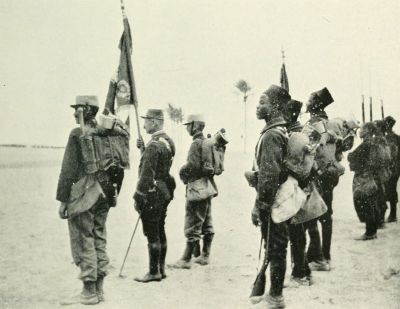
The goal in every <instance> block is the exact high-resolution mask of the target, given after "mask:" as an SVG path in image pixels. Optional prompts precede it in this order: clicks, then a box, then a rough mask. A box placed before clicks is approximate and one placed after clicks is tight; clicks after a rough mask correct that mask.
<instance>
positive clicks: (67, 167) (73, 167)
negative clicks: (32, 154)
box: [56, 128, 83, 202]
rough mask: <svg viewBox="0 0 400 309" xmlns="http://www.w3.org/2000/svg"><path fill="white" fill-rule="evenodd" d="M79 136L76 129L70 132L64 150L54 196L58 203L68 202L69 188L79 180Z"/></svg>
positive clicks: (80, 161) (80, 162)
mask: <svg viewBox="0 0 400 309" xmlns="http://www.w3.org/2000/svg"><path fill="white" fill-rule="evenodd" d="M79 135H80V130H79V129H78V128H77V129H74V130H72V131H71V133H70V135H69V138H68V143H67V147H66V148H65V152H64V158H63V162H62V166H61V172H60V176H59V178H58V185H57V195H56V199H57V200H58V201H60V202H67V201H68V199H69V195H70V193H71V187H72V185H73V184H74V183H75V182H77V181H78V180H79V179H78V178H79V174H80V169H81V168H83V167H82V157H81V148H80V144H79Z"/></svg>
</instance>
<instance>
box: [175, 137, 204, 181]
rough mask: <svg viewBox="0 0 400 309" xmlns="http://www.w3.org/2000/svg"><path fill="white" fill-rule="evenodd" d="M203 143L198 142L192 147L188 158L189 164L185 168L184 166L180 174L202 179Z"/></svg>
mask: <svg viewBox="0 0 400 309" xmlns="http://www.w3.org/2000/svg"><path fill="white" fill-rule="evenodd" d="M200 147H201V142H200V141H199V140H196V141H194V142H193V143H192V145H190V149H189V154H188V158H187V162H186V164H185V165H184V166H182V168H181V170H180V172H179V174H180V175H186V176H187V177H195V176H199V177H201V171H202V166H201V152H200V151H201V150H200Z"/></svg>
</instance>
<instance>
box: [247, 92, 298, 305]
mask: <svg viewBox="0 0 400 309" xmlns="http://www.w3.org/2000/svg"><path fill="white" fill-rule="evenodd" d="M289 100H290V95H289V94H288V92H287V91H286V90H285V89H284V88H282V87H279V86H276V85H272V86H270V87H269V88H268V89H267V90H266V91H265V92H264V93H263V94H262V96H261V97H260V101H259V104H258V106H257V112H256V114H257V118H258V119H260V120H265V122H266V126H265V128H264V129H263V130H262V132H261V136H260V139H259V142H258V144H257V147H256V158H255V165H256V166H255V170H256V177H257V181H256V191H257V198H256V202H255V206H254V208H253V210H252V222H253V224H254V225H256V226H259V225H261V231H262V236H263V239H264V241H265V250H266V255H267V256H268V260H269V263H270V267H271V268H270V281H271V287H270V291H269V294H268V295H267V298H266V301H267V304H268V307H269V308H284V306H285V303H284V299H283V295H282V289H283V282H284V278H285V272H286V248H287V243H288V225H287V222H282V223H279V224H277V223H274V222H273V221H272V219H271V207H272V204H273V203H274V199H275V195H276V192H277V191H278V189H279V187H280V185H281V184H282V183H284V182H285V181H286V179H287V173H286V170H285V167H284V157H285V154H286V147H287V140H288V136H287V133H286V128H285V124H286V122H285V120H284V118H283V116H282V109H283V107H284V105H285V104H286V103H287V102H288V101H289Z"/></svg>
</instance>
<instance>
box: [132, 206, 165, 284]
mask: <svg viewBox="0 0 400 309" xmlns="http://www.w3.org/2000/svg"><path fill="white" fill-rule="evenodd" d="M141 220H142V225H143V234H144V235H145V236H146V237H147V242H148V244H147V247H148V254H149V272H148V273H146V274H145V275H144V276H143V277H141V278H139V277H136V278H134V280H135V281H138V282H143V283H147V282H151V281H160V280H161V274H160V253H161V244H160V230H159V222H160V209H159V207H157V205H155V206H153V207H152V208H151V209H144V210H143V211H142V214H141Z"/></svg>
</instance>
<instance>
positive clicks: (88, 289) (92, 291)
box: [60, 281, 99, 306]
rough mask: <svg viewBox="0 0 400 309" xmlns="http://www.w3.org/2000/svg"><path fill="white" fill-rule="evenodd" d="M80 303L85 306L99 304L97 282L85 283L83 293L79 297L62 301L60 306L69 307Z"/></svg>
mask: <svg viewBox="0 0 400 309" xmlns="http://www.w3.org/2000/svg"><path fill="white" fill-rule="evenodd" d="M79 303H81V304H83V305H95V304H98V303H99V298H98V296H97V293H96V282H94V281H86V282H85V281H84V282H83V290H82V292H81V293H80V294H79V295H77V296H74V297H72V298H70V299H66V300H62V301H61V302H60V305H62V306H67V305H74V304H79Z"/></svg>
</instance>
